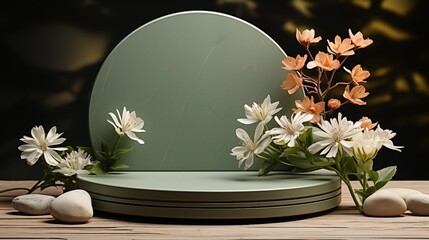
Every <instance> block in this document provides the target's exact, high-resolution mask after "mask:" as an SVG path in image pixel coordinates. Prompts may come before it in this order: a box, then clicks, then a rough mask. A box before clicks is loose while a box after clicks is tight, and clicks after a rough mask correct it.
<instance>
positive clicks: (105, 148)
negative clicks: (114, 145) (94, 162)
mask: <svg viewBox="0 0 429 240" xmlns="http://www.w3.org/2000/svg"><path fill="white" fill-rule="evenodd" d="M101 151H102V152H105V153H108V152H110V147H109V144H107V142H106V141H104V139H102V138H101Z"/></svg>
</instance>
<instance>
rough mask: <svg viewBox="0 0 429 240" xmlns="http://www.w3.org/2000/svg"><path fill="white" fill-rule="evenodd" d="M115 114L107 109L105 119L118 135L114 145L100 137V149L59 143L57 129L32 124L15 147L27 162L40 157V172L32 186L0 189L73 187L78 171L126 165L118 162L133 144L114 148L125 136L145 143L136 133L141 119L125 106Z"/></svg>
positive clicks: (103, 171) (140, 129) (102, 171)
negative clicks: (41, 165) (61, 145)
mask: <svg viewBox="0 0 429 240" xmlns="http://www.w3.org/2000/svg"><path fill="white" fill-rule="evenodd" d="M116 112H117V115H118V116H116V115H115V114H113V113H109V115H110V116H111V118H112V120H113V121H112V120H109V119H108V120H107V122H108V123H110V124H111V125H112V126H113V127H114V129H115V132H116V133H117V135H118V136H117V139H116V141H115V143H114V146H113V148H110V147H109V145H108V144H107V143H106V141H104V140H102V144H101V149H100V150H98V151H96V150H94V149H93V148H90V147H82V146H78V147H76V149H74V148H73V147H71V146H67V147H58V145H60V144H62V143H63V142H64V141H65V140H66V139H65V138H63V137H61V136H62V134H63V133H57V128H56V127H55V126H54V127H52V128H51V129H50V130H49V132H48V133H47V134H46V133H45V130H44V128H43V126H35V127H33V128H32V129H31V137H28V136H23V138H21V139H20V140H21V141H22V142H24V143H25V144H23V145H20V146H19V147H18V149H19V150H20V151H22V153H21V159H25V160H26V161H27V164H28V165H31V166H32V165H34V164H35V163H36V162H38V160H39V159H43V160H44V161H43V165H44V170H43V175H42V177H41V178H40V180H39V181H38V182H36V184H34V185H33V187H31V188H12V189H4V190H0V193H2V192H6V191H11V190H26V191H27V192H28V193H32V192H33V191H35V190H36V189H38V188H40V189H41V190H43V189H44V188H47V187H52V186H55V187H61V188H62V189H63V191H69V190H73V189H75V188H76V177H77V175H80V174H106V173H107V172H109V171H113V170H119V169H123V168H126V167H127V166H126V165H125V164H123V163H121V162H119V160H120V158H121V156H122V155H123V154H125V153H127V152H129V151H131V150H132V148H127V149H117V148H118V144H119V142H120V141H121V139H123V137H124V136H128V137H129V138H130V139H131V140H134V141H137V142H138V143H139V144H144V141H143V140H142V139H140V138H139V137H137V136H136V134H135V133H136V132H145V130H143V125H144V121H143V120H142V119H141V118H139V117H137V116H136V113H135V112H134V111H133V112H131V113H130V112H129V111H128V110H127V109H126V108H125V107H124V108H123V111H122V114H121V113H120V112H119V110H116Z"/></svg>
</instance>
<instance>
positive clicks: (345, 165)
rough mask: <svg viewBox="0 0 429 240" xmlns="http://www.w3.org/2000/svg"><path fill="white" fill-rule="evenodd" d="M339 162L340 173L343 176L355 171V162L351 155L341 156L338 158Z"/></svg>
mask: <svg viewBox="0 0 429 240" xmlns="http://www.w3.org/2000/svg"><path fill="white" fill-rule="evenodd" d="M340 163H341V165H342V166H341V173H342V174H343V175H344V176H347V175H350V174H355V173H357V167H356V162H355V160H354V159H353V158H352V157H348V156H346V157H343V158H342V159H340Z"/></svg>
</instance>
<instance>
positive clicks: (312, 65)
mask: <svg viewBox="0 0 429 240" xmlns="http://www.w3.org/2000/svg"><path fill="white" fill-rule="evenodd" d="M315 67H317V65H316V63H315V62H314V61H310V62H308V63H307V68H308V69H313V68H315Z"/></svg>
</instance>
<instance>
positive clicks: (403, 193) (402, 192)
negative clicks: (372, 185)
mask: <svg viewBox="0 0 429 240" xmlns="http://www.w3.org/2000/svg"><path fill="white" fill-rule="evenodd" d="M383 189H385V190H389V191H392V192H395V193H397V194H399V195H400V196H401V197H402V199H404V201H405V199H406V198H407V196H408V195H410V194H413V193H421V192H419V191H417V190H414V189H411V188H383Z"/></svg>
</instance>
